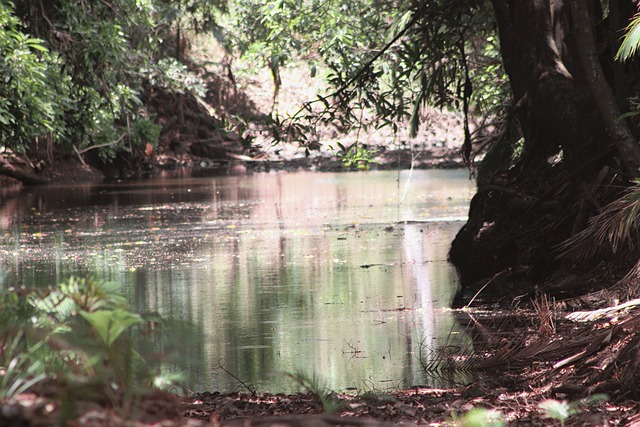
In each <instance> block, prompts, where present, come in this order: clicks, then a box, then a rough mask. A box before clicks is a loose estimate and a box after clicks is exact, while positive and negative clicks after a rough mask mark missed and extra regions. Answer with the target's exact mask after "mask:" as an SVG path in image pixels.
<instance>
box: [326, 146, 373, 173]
mask: <svg viewBox="0 0 640 427" xmlns="http://www.w3.org/2000/svg"><path fill="white" fill-rule="evenodd" d="M336 144H337V145H338V147H339V148H340V151H339V152H338V154H337V155H338V157H339V158H341V159H342V163H343V164H344V166H345V167H347V168H350V167H352V166H355V167H356V168H358V169H359V170H369V168H370V167H371V164H372V163H380V162H379V161H377V160H375V159H374V158H373V156H374V155H375V154H376V153H377V151H376V150H368V149H367V148H365V147H363V146H362V145H358V144H356V143H354V144H351V145H350V146H349V147H345V146H344V145H342V144H341V143H339V142H337V143H336ZM330 148H332V147H330Z"/></svg>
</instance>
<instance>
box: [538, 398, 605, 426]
mask: <svg viewBox="0 0 640 427" xmlns="http://www.w3.org/2000/svg"><path fill="white" fill-rule="evenodd" d="M608 399H609V397H608V396H607V395H605V394H594V395H592V396H589V397H587V398H585V399H581V400H577V401H575V402H571V403H569V402H567V401H564V400H555V399H547V400H544V401H542V402H540V404H539V405H538V406H539V408H540V409H542V411H543V412H544V416H545V417H547V418H553V419H555V420H558V421H559V422H560V425H561V426H562V427H564V425H565V422H566V421H567V420H568V419H569V417H571V416H572V415H575V414H579V413H580V412H582V411H583V410H584V406H585V405H587V404H589V403H593V402H599V401H605V400H608Z"/></svg>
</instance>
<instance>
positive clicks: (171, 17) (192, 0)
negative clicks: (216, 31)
mask: <svg viewBox="0 0 640 427" xmlns="http://www.w3.org/2000/svg"><path fill="white" fill-rule="evenodd" d="M224 7H225V2H224V1H211V0H182V1H179V2H171V1H166V0H137V1H134V0H114V1H110V2H85V1H82V2H76V1H73V0H54V1H48V2H38V1H32V0H15V1H13V2H3V3H2V4H1V5H0V49H2V51H3V59H2V60H0V82H1V83H0V123H2V125H3V127H2V133H1V134H0V138H1V139H0V144H3V145H4V146H7V147H10V148H12V149H14V150H18V151H24V150H26V149H27V148H29V147H30V146H31V145H33V143H34V142H36V141H38V140H45V139H46V140H47V141H49V142H56V143H59V144H66V145H67V148H71V146H73V147H74V148H75V149H76V151H77V152H86V151H88V150H90V149H94V148H95V149H98V150H99V153H100V156H101V157H102V158H103V159H104V160H107V161H108V160H109V159H113V158H114V157H115V156H116V154H117V153H118V152H123V151H124V152H130V151H132V150H135V149H136V147H145V146H146V144H151V145H155V144H156V143H157V139H158V136H159V133H160V127H159V126H158V125H156V124H154V123H153V120H154V118H153V117H152V115H151V113H150V111H149V109H148V106H147V104H148V101H149V98H148V93H149V88H150V85H151V86H156V87H159V88H162V89H166V90H168V91H169V92H175V93H184V92H188V91H195V92H197V93H200V94H201V93H202V91H203V89H202V88H203V87H204V85H203V83H202V82H201V80H200V79H199V78H198V77H197V76H196V75H195V74H194V73H193V72H192V71H190V70H188V69H187V67H186V65H185V64H183V63H180V62H178V61H176V60H175V58H173V57H172V56H173V55H174V54H176V53H177V52H176V51H175V50H174V49H173V46H172V45H171V40H173V39H174V34H175V32H176V31H178V29H182V30H183V31H184V30H189V31H190V30H193V31H204V30H210V29H213V28H214V27H215V22H216V20H217V14H218V13H219V12H220V11H221V10H224ZM180 37H181V35H180V34H177V38H178V39H180Z"/></svg>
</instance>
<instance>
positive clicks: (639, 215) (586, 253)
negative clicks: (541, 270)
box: [559, 180, 640, 260]
mask: <svg viewBox="0 0 640 427" xmlns="http://www.w3.org/2000/svg"><path fill="white" fill-rule="evenodd" d="M639 231H640V181H638V180H636V181H635V185H633V186H631V187H629V188H628V189H627V190H626V191H625V193H624V194H623V195H622V196H621V197H620V198H618V199H616V200H614V201H613V202H611V203H609V204H608V205H606V206H604V207H603V208H602V209H601V210H600V212H599V213H598V214H597V215H595V216H594V217H592V218H591V220H590V221H589V225H588V226H587V227H586V228H585V229H584V230H582V231H580V232H579V233H577V234H575V235H574V236H572V237H571V238H569V239H567V240H566V241H565V242H563V243H562V244H561V245H559V251H560V254H561V256H563V257H571V256H572V257H576V258H578V259H582V260H588V259H591V258H593V257H595V256H597V255H599V254H602V253H605V254H615V253H617V252H618V251H619V250H621V249H622V248H623V247H625V246H626V247H627V248H628V249H629V251H631V252H633V251H635V250H637V242H638V232H639Z"/></svg>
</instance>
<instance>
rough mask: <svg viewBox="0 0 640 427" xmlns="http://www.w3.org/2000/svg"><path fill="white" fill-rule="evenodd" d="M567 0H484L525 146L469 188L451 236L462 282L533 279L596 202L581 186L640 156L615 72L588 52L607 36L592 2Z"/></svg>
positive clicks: (592, 186) (632, 167)
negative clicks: (461, 222)
mask: <svg viewBox="0 0 640 427" xmlns="http://www.w3.org/2000/svg"><path fill="white" fill-rule="evenodd" d="M570 1H571V2H573V3H571V4H570V3H569V0H567V1H562V0H555V1H554V0H492V5H493V8H494V11H495V15H496V20H497V23H498V31H499V36H500V43H501V53H502V57H503V63H504V66H505V70H506V72H507V74H508V76H509V79H510V83H511V88H512V91H513V94H514V99H515V101H516V103H515V105H517V108H518V111H516V112H515V114H513V116H514V117H515V118H516V120H517V122H518V126H519V129H520V132H521V134H522V137H523V140H524V146H523V150H522V154H521V155H520V157H519V159H518V161H517V163H516V164H515V166H513V167H511V168H509V169H508V170H505V171H501V173H499V174H497V175H496V176H495V177H494V179H493V181H491V182H489V183H488V184H487V185H485V186H484V187H480V188H479V189H478V193H477V195H476V196H475V197H474V200H473V201H472V204H471V208H470V212H469V221H468V223H467V224H466V225H465V226H464V227H463V229H462V230H461V231H460V233H459V234H458V236H457V237H456V240H455V241H454V242H453V245H452V248H451V253H450V258H451V261H452V262H453V263H454V265H456V267H457V268H458V270H459V272H460V276H461V280H462V283H463V288H465V287H466V288H468V289H470V290H472V291H475V289H478V288H479V287H481V286H483V285H484V284H485V283H487V279H488V278H492V277H493V278H494V280H495V279H496V277H495V276H496V274H501V275H504V274H507V273H506V272H508V274H510V275H513V274H516V275H518V277H521V278H523V280H525V281H526V280H527V279H531V282H529V283H530V284H533V283H539V282H540V280H542V279H544V277H546V275H547V274H548V273H549V272H550V271H551V270H552V269H553V268H554V258H555V254H554V252H553V251H554V247H555V245H557V244H558V243H559V242H560V241H562V240H563V239H566V238H567V237H569V236H570V235H571V233H573V232H575V231H577V230H579V229H581V228H582V227H583V226H584V224H585V223H586V218H587V217H588V216H589V214H590V213H591V212H593V211H595V209H596V208H597V205H598V200H597V199H593V198H587V197H586V196H585V194H587V193H589V194H591V193H593V192H594V191H596V190H597V187H600V186H601V185H602V184H603V183H607V182H608V183H612V182H614V180H619V181H621V179H622V178H621V177H622V176H624V175H625V174H626V175H627V177H628V174H629V173H632V174H635V173H636V171H637V168H638V166H639V165H640V148H639V147H638V144H637V143H636V141H635V139H634V138H633V136H632V134H631V132H630V130H629V128H628V127H627V126H626V124H625V123H624V122H623V121H622V120H620V119H619V117H620V113H619V111H620V110H619V108H618V106H617V105H616V103H615V100H614V97H613V94H612V91H611V84H614V83H615V82H614V81H607V79H606V76H605V73H604V71H603V69H602V67H601V64H600V61H599V59H600V58H598V57H596V53H598V52H599V51H598V50H597V49H596V43H597V44H598V46H601V45H602V44H603V43H605V44H608V43H610V41H611V40H612V38H610V37H609V34H608V32H604V33H603V37H602V40H596V39H595V36H594V34H596V31H595V22H597V21H596V19H593V17H595V16H596V14H598V13H601V11H599V10H598V7H599V2H592V1H590V0H570ZM626 18H627V19H628V16H627V17H626ZM622 26H623V25H621V28H622ZM610 50H611V49H610ZM609 59H611V60H612V59H613V55H612V54H610V55H609ZM608 69H613V68H612V67H610V66H609V67H608ZM612 74H614V73H612ZM623 74H624V73H622V74H621V73H620V72H619V69H618V75H623ZM609 171H611V172H609ZM603 197H611V193H607V195H605V196H603ZM603 201H604V200H603ZM474 284H475V286H474Z"/></svg>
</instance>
